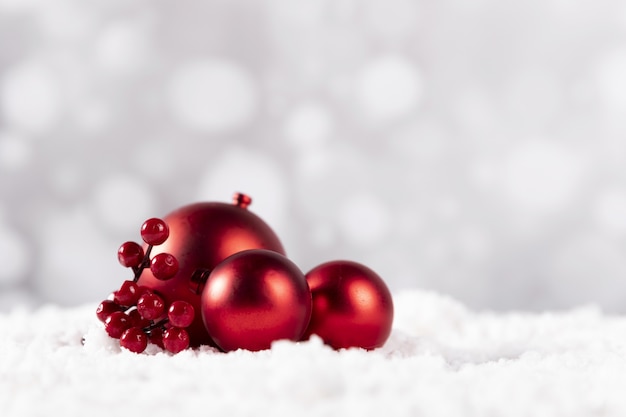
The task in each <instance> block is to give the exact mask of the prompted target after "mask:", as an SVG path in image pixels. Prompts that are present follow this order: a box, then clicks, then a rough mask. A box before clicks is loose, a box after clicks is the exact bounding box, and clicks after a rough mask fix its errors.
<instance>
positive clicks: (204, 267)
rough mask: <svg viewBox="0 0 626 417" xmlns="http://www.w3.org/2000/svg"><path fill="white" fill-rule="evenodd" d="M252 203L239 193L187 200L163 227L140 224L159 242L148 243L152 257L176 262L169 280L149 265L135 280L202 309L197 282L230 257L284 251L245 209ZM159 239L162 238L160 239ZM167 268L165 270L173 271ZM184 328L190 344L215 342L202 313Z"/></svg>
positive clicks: (166, 298)
mask: <svg viewBox="0 0 626 417" xmlns="http://www.w3.org/2000/svg"><path fill="white" fill-rule="evenodd" d="M251 201H252V200H251V199H250V197H248V196H246V195H244V194H239V193H237V194H235V196H234V203H233V204H227V203H219V202H203V203H195V204H190V205H187V206H183V207H181V208H179V209H177V210H175V211H173V212H172V213H170V214H168V215H167V216H166V217H165V218H164V219H163V220H164V223H165V224H166V225H167V228H163V227H156V226H155V227H152V228H147V229H146V228H143V229H142V237H144V240H145V238H149V240H150V239H153V240H156V241H157V243H162V244H159V245H158V246H153V247H152V250H151V256H154V255H158V254H159V253H167V254H170V255H172V256H173V257H174V258H175V260H176V261H177V262H178V265H177V271H176V272H175V273H174V274H173V276H172V277H171V278H169V276H168V275H167V274H165V276H166V277H167V278H168V279H166V280H162V279H159V278H157V277H155V275H154V273H153V272H152V271H151V269H150V268H144V269H143V270H142V271H141V275H140V277H139V279H138V281H137V284H138V285H140V286H143V287H146V288H149V289H151V290H153V291H155V292H156V293H158V294H159V295H161V296H162V297H163V299H164V301H165V303H166V304H167V305H170V304H171V303H173V302H174V301H186V302H188V303H189V304H191V306H192V307H193V309H194V310H195V311H197V312H198V311H201V309H200V294H199V285H200V284H201V283H202V282H204V281H205V280H206V278H207V277H208V276H209V273H210V272H211V271H212V270H213V269H214V268H215V267H216V266H217V265H218V264H219V263H220V262H222V261H223V260H224V259H226V258H227V257H229V256H230V255H232V254H235V253H237V252H240V251H243V250H247V249H267V250H269V251H274V252H277V253H279V254H281V255H284V254H285V250H284V249H283V246H282V244H281V242H280V240H279V239H278V237H277V236H276V234H275V233H274V232H273V231H272V229H271V228H270V227H269V226H268V225H267V224H266V223H265V222H264V221H263V220H261V218H259V217H258V216H256V215H255V214H253V213H252V212H250V211H248V210H247V207H248V205H249V204H250V203H251ZM151 220H152V221H153V222H154V219H151ZM157 226H158V225H157ZM144 229H146V230H144ZM148 229H149V230H148ZM144 235H145V236H144ZM163 237H165V238H166V239H165V240H164V241H163V242H161V241H162V238H163ZM146 245H147V244H146ZM146 247H147V246H146ZM146 251H147V250H146ZM153 259H154V258H153ZM175 269H176V268H173V267H172V268H171V270H175ZM155 270H156V269H155ZM171 270H170V269H168V270H167V271H165V272H168V273H171V272H172V271H171ZM160 277H161V278H164V277H163V276H160ZM186 330H187V332H188V333H189V339H190V344H191V346H198V345H200V344H213V342H212V340H211V338H210V337H209V334H208V333H207V331H206V329H205V327H204V323H203V321H202V318H201V315H200V314H196V316H195V318H194V320H193V322H192V324H191V325H190V326H189V327H188V328H187V329H186Z"/></svg>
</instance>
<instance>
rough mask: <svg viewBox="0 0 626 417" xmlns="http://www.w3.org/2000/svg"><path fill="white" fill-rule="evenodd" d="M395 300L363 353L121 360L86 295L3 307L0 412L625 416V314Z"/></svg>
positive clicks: (276, 350) (317, 344)
mask: <svg viewBox="0 0 626 417" xmlns="http://www.w3.org/2000/svg"><path fill="white" fill-rule="evenodd" d="M394 302H395V309H396V315H395V320H394V329H393V331H392V334H391V336H390V338H389V340H388V342H387V343H386V344H385V346H384V347H382V348H380V349H377V350H374V351H364V350H360V349H349V350H342V351H334V350H332V349H330V348H329V347H327V346H325V345H323V344H322V342H321V340H320V339H318V338H313V339H311V340H309V341H307V342H300V343H294V342H288V341H279V342H276V343H275V344H274V345H273V346H272V348H271V349H270V350H266V351H262V352H248V351H235V352H230V353H221V352H218V351H216V350H214V349H212V348H209V347H202V348H200V349H197V350H186V351H183V352H181V353H179V354H177V355H172V354H169V353H167V352H164V351H162V350H161V349H159V348H158V347H156V346H153V345H152V346H149V348H148V350H147V351H146V352H144V353H143V354H134V353H131V352H129V351H126V350H123V349H121V348H120V347H119V345H118V343H117V341H116V340H113V339H111V338H109V337H108V336H107V335H106V333H105V332H104V329H103V326H102V324H101V323H100V322H98V321H97V319H96V317H95V308H96V304H97V303H93V304H90V305H85V306H82V307H75V308H61V307H57V306H46V307H40V308H37V309H35V310H27V309H21V310H19V309H18V310H14V311H12V312H11V313H6V314H3V315H0V335H1V337H0V415H2V416H3V417H12V416H20V417H25V416H44V415H45V416H49V415H51V414H54V415H61V416H64V417H69V416H90V417H91V416H100V415H102V416H107V417H109V416H112V415H125V416H136V415H152V416H160V415H163V416H172V415H185V414H183V413H188V412H194V413H201V414H194V415H203V416H249V415H267V416H290V417H294V416H377V417H380V416H394V417H395V416H426V415H427V416H533V417H535V416H568V417H574V416H585V417H589V416H596V415H602V416H620V417H622V416H624V415H626V395H625V394H624V387H626V360H625V359H626V317H622V316H611V315H607V314H604V313H603V312H602V311H600V310H599V309H598V308H595V307H593V306H588V307H584V306H583V307H580V308H577V309H573V310H568V311H561V312H545V313H532V314H531V313H524V312H510V313H496V312H475V311H471V310H470V309H468V308H466V307H465V306H463V305H462V304H460V303H459V302H457V301H455V300H453V299H450V298H448V297H445V296H442V295H440V294H437V293H432V292H426V291H420V290H414V291H405V292H401V293H398V294H396V295H395V296H394Z"/></svg>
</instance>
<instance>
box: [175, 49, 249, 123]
mask: <svg viewBox="0 0 626 417" xmlns="http://www.w3.org/2000/svg"><path fill="white" fill-rule="evenodd" d="M257 94H258V93H257V85H256V83H255V81H254V79H253V77H252V76H251V74H250V73H249V71H248V70H246V69H245V68H244V67H242V66H241V65H239V64H237V63H236V62H233V61H229V60H226V59H219V58H212V59H210V58H206V59H199V60H195V61H189V62H187V63H185V64H183V65H181V66H180V67H179V68H177V69H176V71H175V72H174V74H173V75H172V78H171V80H170V84H169V100H170V105H171V108H172V112H173V114H174V116H175V117H176V119H177V120H178V121H179V122H180V123H181V124H182V125H183V126H185V127H188V128H190V129H193V130H198V131H202V132H223V131H227V130H231V129H235V128H238V127H242V126H244V125H246V124H247V123H248V122H249V121H250V120H251V119H252V117H253V116H254V113H255V111H256V108H257Z"/></svg>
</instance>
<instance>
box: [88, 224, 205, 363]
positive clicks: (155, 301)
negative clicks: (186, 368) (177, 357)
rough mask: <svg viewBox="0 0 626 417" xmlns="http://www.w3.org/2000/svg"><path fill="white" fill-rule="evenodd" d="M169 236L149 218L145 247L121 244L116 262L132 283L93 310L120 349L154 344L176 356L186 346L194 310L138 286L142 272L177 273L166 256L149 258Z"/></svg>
mask: <svg viewBox="0 0 626 417" xmlns="http://www.w3.org/2000/svg"><path fill="white" fill-rule="evenodd" d="M168 237H169V228H168V226H167V224H166V223H165V221H163V220H161V219H156V218H152V219H148V220H146V221H145V222H144V223H143V225H142V226H141V238H142V240H143V241H144V242H145V243H146V244H147V245H148V246H147V249H146V251H145V253H144V250H143V247H142V246H141V245H140V244H138V243H136V242H125V243H123V244H122V245H121V246H120V248H119V250H118V252H117V259H118V260H119V262H120V264H121V265H122V266H124V267H127V268H131V269H132V270H133V273H134V278H133V280H128V281H124V283H123V284H122V286H121V287H120V288H119V289H118V290H117V291H115V292H113V294H112V299H107V300H104V301H102V302H101V303H100V305H99V306H98V308H97V310H96V315H97V316H98V319H99V320H100V321H102V322H103V323H104V328H105V330H106V332H107V333H108V335H109V336H111V337H112V338H115V339H119V341H120V346H122V347H123V348H126V349H128V350H130V351H131V352H136V353H141V352H143V351H144V350H145V349H146V347H147V346H148V343H149V342H150V343H153V344H155V345H157V346H159V347H161V348H163V349H165V350H167V351H169V352H172V353H178V352H180V351H182V350H185V349H187V348H188V347H189V334H188V333H187V330H185V328H186V327H189V325H191V323H192V322H193V319H194V316H195V311H194V308H193V306H192V305H191V304H189V303H188V302H186V301H182V300H177V301H173V302H172V303H171V304H170V305H169V306H167V305H166V302H165V301H164V300H163V297H161V296H160V295H159V294H158V293H157V292H155V291H152V290H150V289H148V288H146V287H143V286H141V285H138V284H137V281H138V280H139V277H140V276H141V273H142V271H143V270H144V269H145V268H148V267H149V268H150V271H151V272H152V274H153V275H154V276H155V277H156V278H157V279H160V280H167V279H170V278H172V277H173V276H174V275H176V273H177V272H178V260H177V259H176V257H174V256H173V255H171V254H169V253H159V254H158V255H155V256H153V257H152V258H150V252H151V251H152V247H153V246H157V245H161V244H163V243H164V242H165V241H166V240H167V238H168Z"/></svg>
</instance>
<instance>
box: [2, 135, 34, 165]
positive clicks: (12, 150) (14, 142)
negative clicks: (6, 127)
mask: <svg viewBox="0 0 626 417" xmlns="http://www.w3.org/2000/svg"><path fill="white" fill-rule="evenodd" d="M32 153H33V150H32V145H31V143H30V142H29V141H27V140H26V139H25V138H23V137H20V136H18V135H17V134H14V133H12V132H0V170H5V171H16V170H19V169H21V168H24V167H25V166H26V165H28V163H29V162H30V160H31V159H32Z"/></svg>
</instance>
